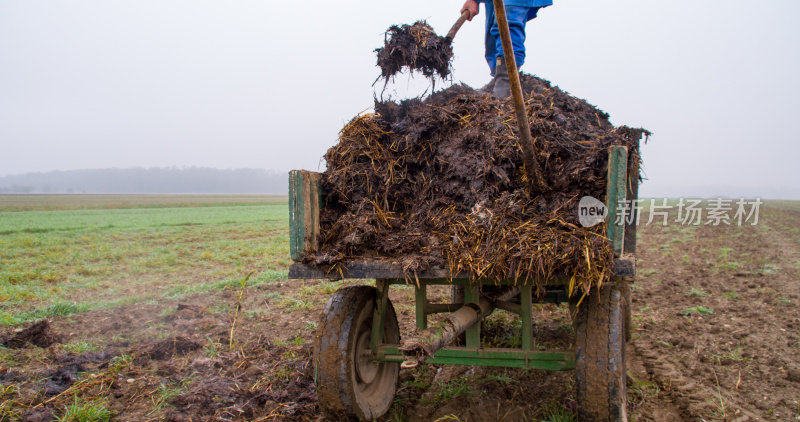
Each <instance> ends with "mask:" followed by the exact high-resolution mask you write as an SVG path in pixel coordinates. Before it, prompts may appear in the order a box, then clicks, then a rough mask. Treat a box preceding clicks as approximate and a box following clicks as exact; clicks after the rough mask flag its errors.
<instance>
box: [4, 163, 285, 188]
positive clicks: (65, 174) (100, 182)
mask: <svg viewBox="0 0 800 422" xmlns="http://www.w3.org/2000/svg"><path fill="white" fill-rule="evenodd" d="M287 180H288V175H287V173H286V172H282V171H275V170H265V169H215V168H208V167H188V168H177V167H153V168H141V167H139V168H127V169H120V168H108V169H90V170H66V171H50V172H45V173H26V174H19V175H11V176H0V193H275V194H283V193H286V192H287V190H288V188H287V185H288V181H287Z"/></svg>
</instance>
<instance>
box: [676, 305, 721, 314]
mask: <svg viewBox="0 0 800 422" xmlns="http://www.w3.org/2000/svg"><path fill="white" fill-rule="evenodd" d="M695 313H698V314H700V315H711V314H713V313H714V311H713V310H711V309H710V308H706V307H705V306H695V307H693V308H689V309H686V310H685V311H683V314H684V315H692V314H695Z"/></svg>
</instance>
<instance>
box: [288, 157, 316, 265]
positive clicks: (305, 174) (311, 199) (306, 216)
mask: <svg viewBox="0 0 800 422" xmlns="http://www.w3.org/2000/svg"><path fill="white" fill-rule="evenodd" d="M320 176H321V174H320V173H317V172H313V171H307V170H292V171H290V172H289V253H290V255H291V257H292V259H293V260H295V261H299V260H300V259H301V258H302V256H303V252H305V251H306V250H312V251H316V250H318V249H319V206H320V189H319V181H320Z"/></svg>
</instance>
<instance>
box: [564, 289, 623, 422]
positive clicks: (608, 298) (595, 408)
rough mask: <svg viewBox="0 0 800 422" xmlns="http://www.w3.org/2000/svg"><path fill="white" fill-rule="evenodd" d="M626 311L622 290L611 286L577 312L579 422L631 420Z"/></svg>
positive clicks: (576, 357)
mask: <svg viewBox="0 0 800 422" xmlns="http://www.w3.org/2000/svg"><path fill="white" fill-rule="evenodd" d="M620 283H622V282H620ZM598 293H599V294H598ZM598 296H599V297H598ZM598 299H599V300H598ZM625 308H626V306H625V295H624V291H623V288H621V287H618V286H613V285H611V283H608V284H607V285H606V286H603V288H602V289H600V291H599V292H597V291H595V292H593V294H592V295H591V296H589V297H587V298H586V299H585V300H584V301H583V303H581V305H580V307H579V308H578V311H577V315H576V318H575V335H576V351H575V359H576V362H575V365H576V367H575V378H576V381H577V382H576V384H577V387H578V397H577V398H578V419H579V420H582V421H584V420H585V421H615V422H616V421H622V422H624V421H627V420H628V417H627V408H626V406H627V391H626V384H625V382H626V376H625V325H626V315H625V312H626V309H625Z"/></svg>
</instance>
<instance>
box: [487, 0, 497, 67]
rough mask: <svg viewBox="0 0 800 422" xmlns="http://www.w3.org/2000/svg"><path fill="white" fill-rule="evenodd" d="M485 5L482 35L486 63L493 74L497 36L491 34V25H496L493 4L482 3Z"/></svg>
mask: <svg viewBox="0 0 800 422" xmlns="http://www.w3.org/2000/svg"><path fill="white" fill-rule="evenodd" d="M484 6H486V33H485V34H486V36H485V37H484V44H485V47H486V63H487V64H488V65H489V74H490V75H492V76H494V70H495V62H497V53H498V52H499V51H500V50H498V49H497V42H498V37H497V36H495V35H492V27H493V26H497V22H495V20H494V6H493V5H492V3H491V2H489V3H484Z"/></svg>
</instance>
